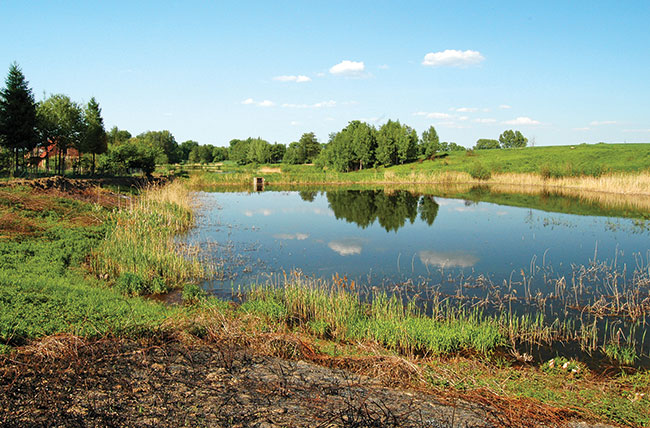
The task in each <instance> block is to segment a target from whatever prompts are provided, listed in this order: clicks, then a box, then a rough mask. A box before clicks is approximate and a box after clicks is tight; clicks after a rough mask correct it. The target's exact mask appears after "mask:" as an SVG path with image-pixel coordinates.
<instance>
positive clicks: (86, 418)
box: [0, 336, 596, 428]
mask: <svg viewBox="0 0 650 428" xmlns="http://www.w3.org/2000/svg"><path fill="white" fill-rule="evenodd" d="M513 410H514V411H504V409H503V408H500V407H499V406H496V407H495V406H491V405H489V404H487V403H472V402H470V401H467V400H464V399H461V398H452V399H450V397H448V396H436V395H434V394H431V393H425V392H423V391H418V390H409V389H401V388H395V387H387V386H386V385H385V384H384V383H382V382H381V381H380V380H379V379H375V378H372V377H368V376H364V375H360V374H356V373H353V372H351V371H348V370H342V369H335V368H328V367H323V366H321V365H317V364H314V363H313V362H309V361H305V360H301V359H297V360H296V359H293V360H292V359H286V358H280V357H277V356H269V355H264V354H263V353H259V352H255V351H253V349H251V348H249V347H247V346H242V345H238V344H237V343H236V341H235V342H233V341H226V342H222V343H212V344H208V343H205V342H200V343H197V344H194V345H187V343H184V341H181V340H177V339H175V338H173V337H164V338H163V337H157V338H148V339H141V340H137V341H136V340H117V339H106V340H101V341H96V342H88V343H86V342H84V341H82V340H81V339H79V338H76V337H73V336H54V337H50V338H46V339H44V340H42V341H40V342H36V343H34V344H32V345H31V346H27V347H25V348H22V349H20V350H18V351H17V352H15V353H13V355H11V356H5V357H0V426H3V427H23V426H43V427H46V426H47V427H49V426H71V427H118V426H119V427H122V426H132V427H177V426H210V427H266V428H272V427H500V426H506V427H508V426H510V427H515V426H517V427H519V426H560V425H563V424H562V423H559V424H556V423H553V422H552V421H551V420H546V421H544V420H543V419H539V418H532V419H522V418H521V416H522V415H524V416H525V415H526V414H527V413H526V411H525V409H524V410H522V409H513ZM572 426H580V427H588V426H592V425H587V424H572ZM593 426H596V425H593Z"/></svg>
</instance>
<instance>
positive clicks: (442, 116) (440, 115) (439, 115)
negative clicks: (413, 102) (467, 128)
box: [413, 111, 453, 119]
mask: <svg viewBox="0 0 650 428" xmlns="http://www.w3.org/2000/svg"><path fill="white" fill-rule="evenodd" d="M413 116H424V117H426V118H429V119H450V118H452V117H453V116H452V115H450V114H449V113H439V112H432V113H429V112H426V111H418V112H416V113H413Z"/></svg>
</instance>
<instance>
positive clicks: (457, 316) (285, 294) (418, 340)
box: [242, 277, 505, 355]
mask: <svg viewBox="0 0 650 428" xmlns="http://www.w3.org/2000/svg"><path fill="white" fill-rule="evenodd" d="M242 309H244V310H246V311H249V312H258V313H261V314H262V315H265V316H267V317H268V318H269V319H271V320H273V321H284V322H286V323H287V324H288V325H290V326H296V325H298V326H302V327H305V328H307V329H309V330H310V331H311V332H312V333H315V334H317V335H320V336H323V337H327V338H332V339H336V340H343V341H358V340H371V341H374V342H377V343H379V344H381V345H383V346H386V347H387V348H390V349H393V350H396V351H399V352H402V353H406V354H411V355H414V354H418V355H440V354H449V353H454V352H458V351H473V352H480V353H484V354H489V353H491V352H492V351H494V350H495V349H496V348H497V347H499V346H502V345H504V344H505V338H504V336H502V334H501V332H500V330H499V325H498V323H497V322H496V321H495V320H492V319H488V318H486V317H483V316H482V314H481V313H479V312H477V311H476V312H471V311H462V310H454V309H449V310H446V311H444V314H442V313H439V315H438V316H433V317H428V316H426V315H424V314H423V313H422V312H421V311H419V310H418V309H416V307H415V305H414V304H409V305H406V306H404V305H403V302H402V300H401V298H400V297H399V296H397V295H393V296H391V297H389V296H388V295H387V294H386V293H385V292H384V291H375V292H374V293H373V298H372V303H370V304H366V303H362V302H361V300H360V298H359V296H358V294H356V293H355V292H354V291H349V290H348V289H346V288H345V287H343V286H341V285H338V286H329V285H328V284H326V283H323V282H316V281H311V280H306V279H303V278H300V277H294V278H291V279H289V280H287V281H286V282H285V284H284V285H283V286H281V287H272V286H256V287H253V289H252V290H250V291H249V292H248V293H247V296H246V302H245V303H244V304H243V305H242Z"/></svg>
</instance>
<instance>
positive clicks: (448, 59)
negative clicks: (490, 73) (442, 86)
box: [422, 49, 485, 67]
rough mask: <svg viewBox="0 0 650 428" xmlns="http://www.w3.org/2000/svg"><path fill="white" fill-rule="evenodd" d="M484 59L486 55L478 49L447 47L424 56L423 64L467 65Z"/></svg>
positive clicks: (430, 65)
mask: <svg viewBox="0 0 650 428" xmlns="http://www.w3.org/2000/svg"><path fill="white" fill-rule="evenodd" d="M484 59H485V57H484V56H483V55H481V53H480V52H477V51H472V50H467V51H459V50H455V49H447V50H444V51H442V52H430V53H428V54H426V55H425V56H424V61H422V65H426V66H429V67H437V66H449V67H467V66H470V65H476V64H478V63H480V62H481V61H483V60H484Z"/></svg>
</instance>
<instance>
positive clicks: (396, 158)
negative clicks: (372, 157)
mask: <svg viewBox="0 0 650 428" xmlns="http://www.w3.org/2000/svg"><path fill="white" fill-rule="evenodd" d="M417 141H418V136H417V133H416V132H415V130H413V129H411V128H410V127H408V126H406V125H402V124H400V123H399V121H392V120H389V121H388V122H386V123H385V124H384V125H383V126H382V127H381V128H379V132H378V133H377V162H378V163H380V164H382V165H384V166H391V165H397V164H402V163H406V162H410V161H413V160H415V158H416V157H417Z"/></svg>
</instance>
